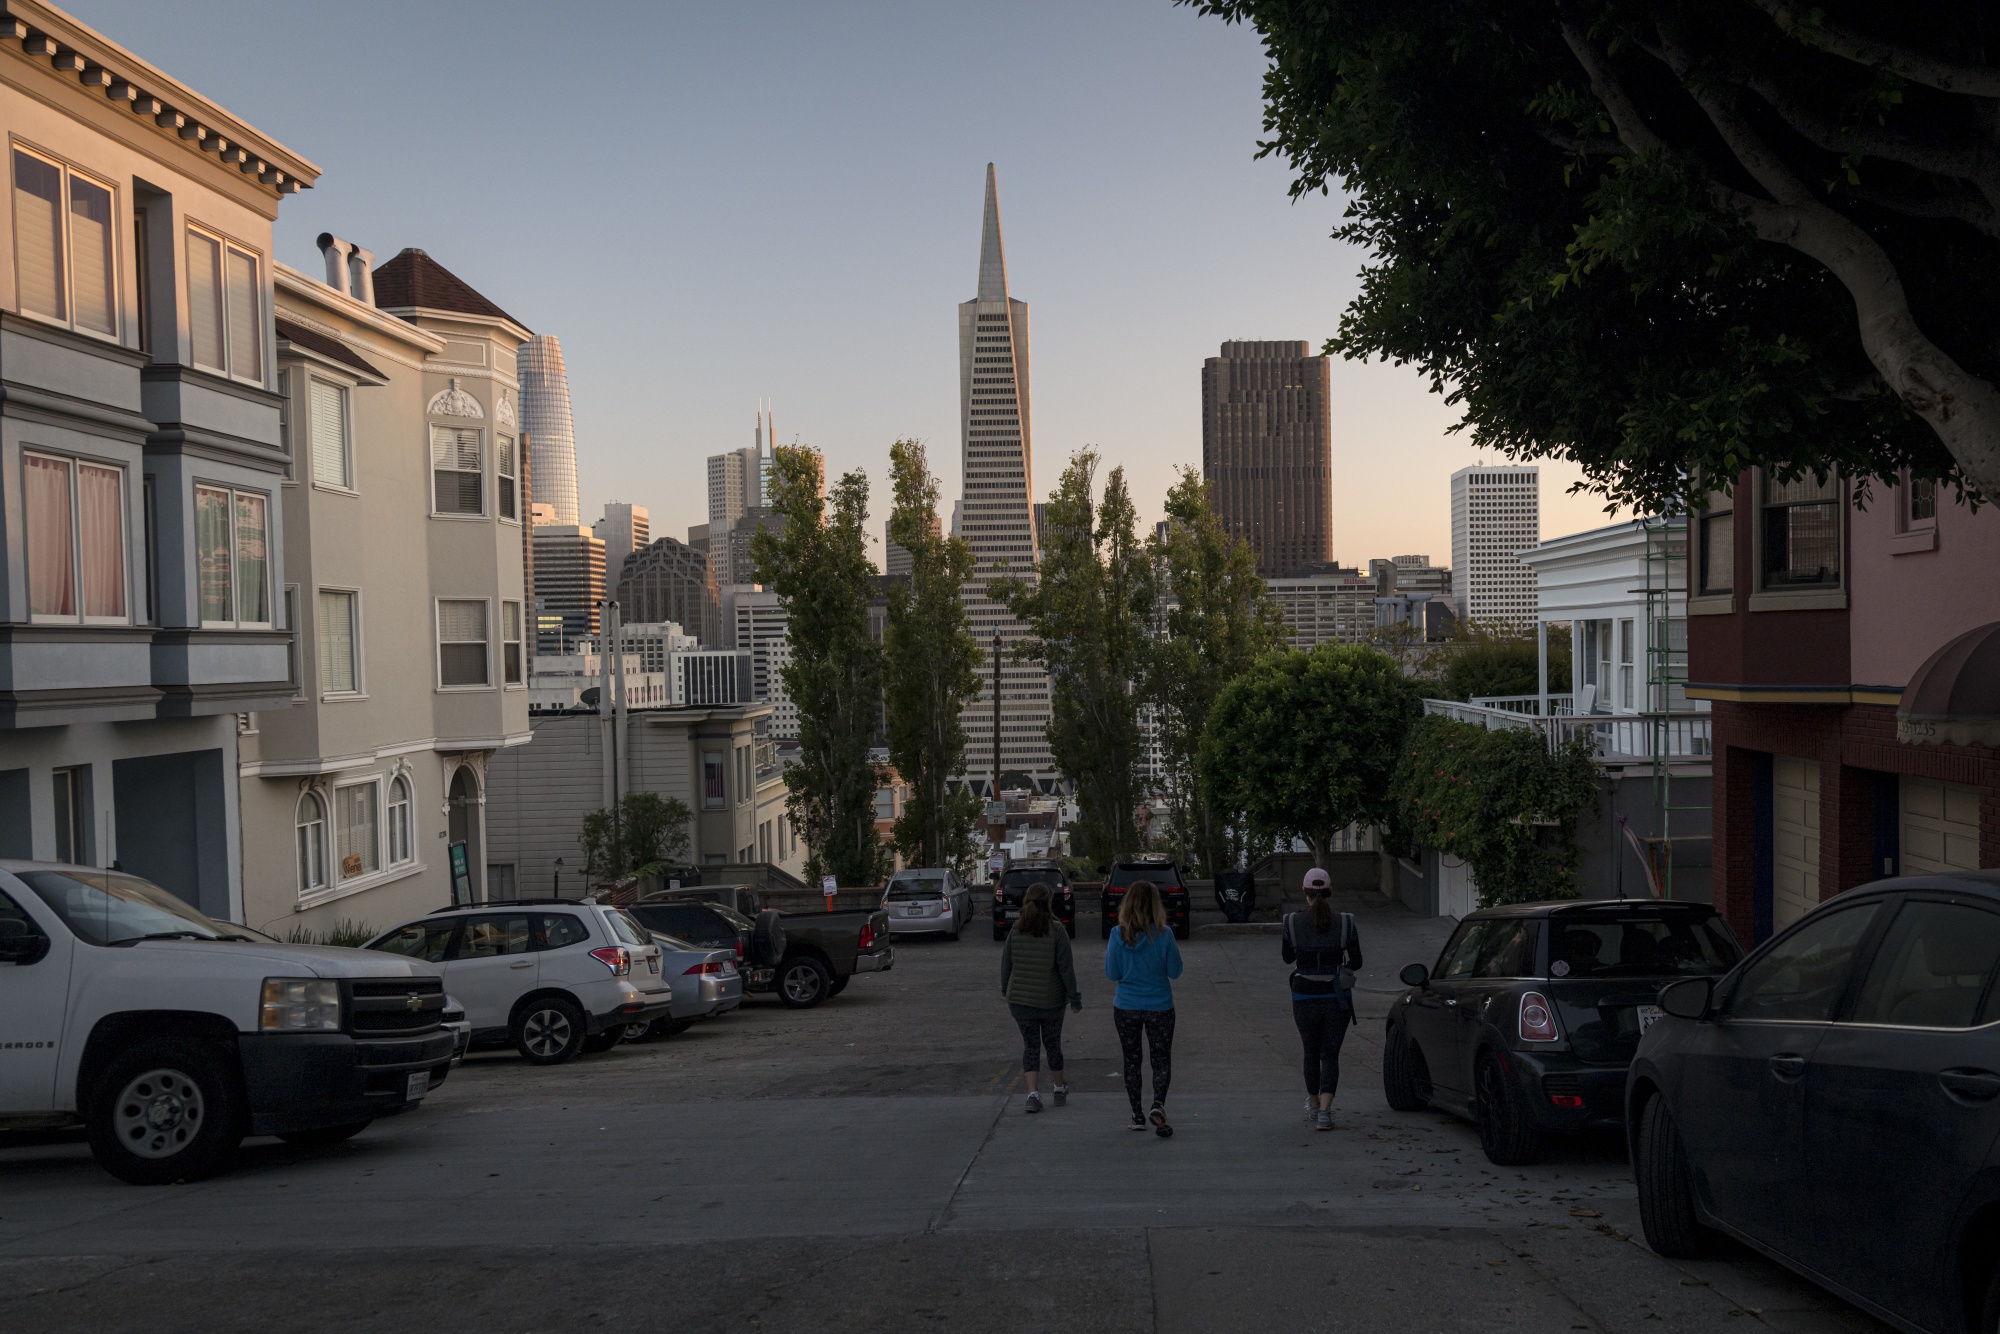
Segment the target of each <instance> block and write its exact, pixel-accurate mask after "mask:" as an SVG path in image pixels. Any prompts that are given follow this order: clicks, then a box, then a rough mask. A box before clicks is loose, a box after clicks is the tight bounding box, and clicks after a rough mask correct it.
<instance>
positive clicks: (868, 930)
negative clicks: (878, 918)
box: [854, 922, 875, 950]
mask: <svg viewBox="0 0 2000 1334" xmlns="http://www.w3.org/2000/svg"><path fill="white" fill-rule="evenodd" d="M854 948H856V949H858V950H872V949H874V948H875V923H873V922H863V923H862V924H861V935H860V936H859V937H858V938H856V940H855V942H854Z"/></svg>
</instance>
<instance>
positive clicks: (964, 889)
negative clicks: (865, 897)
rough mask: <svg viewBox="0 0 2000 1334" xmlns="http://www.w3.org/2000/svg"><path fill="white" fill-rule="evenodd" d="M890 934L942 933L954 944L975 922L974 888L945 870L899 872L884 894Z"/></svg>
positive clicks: (926, 869)
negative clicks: (973, 911)
mask: <svg viewBox="0 0 2000 1334" xmlns="http://www.w3.org/2000/svg"><path fill="white" fill-rule="evenodd" d="M882 909H883V911H884V912H886V913H888V914H889V934H890V935H892V936H902V935H914V934H916V933H918V932H936V931H942V932H944V933H945V934H946V935H948V936H950V937H951V938H952V939H953V940H957V939H958V934H959V932H961V931H963V930H965V928H966V926H967V924H969V923H970V922H971V921H972V887H971V886H969V885H967V884H965V883H964V882H963V881H961V880H960V879H959V878H958V876H957V875H956V874H954V873H953V872H951V871H949V870H946V869H944V868H941V867H940V868H935V869H933V868H928V867H924V868H917V869H912V870H908V871H898V872H896V874H895V875H893V876H891V877H890V879H889V888H888V889H887V890H885V891H883V894H882Z"/></svg>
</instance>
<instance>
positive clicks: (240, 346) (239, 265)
mask: <svg viewBox="0 0 2000 1334" xmlns="http://www.w3.org/2000/svg"><path fill="white" fill-rule="evenodd" d="M228 292H229V373H230V374H231V375H234V376H237V377H238V378H240V379H244V380H262V379H263V378H264V356H263V343H264V340H263V337H262V336H261V335H262V332H263V331H262V330H261V329H260V328H259V327H258V326H259V325H260V324H261V323H262V321H261V320H259V319H258V318H257V316H258V312H259V311H260V310H261V309H262V308H263V301H262V300H261V299H260V297H261V294H260V292H259V290H258V287H257V260H256V258H255V257H254V256H252V255H246V254H244V253H243V252H242V251H241V250H231V251H230V252H229V287H228Z"/></svg>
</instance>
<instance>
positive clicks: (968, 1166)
mask: <svg viewBox="0 0 2000 1334" xmlns="http://www.w3.org/2000/svg"><path fill="white" fill-rule="evenodd" d="M1006 1111H1007V1095H1006V1094H1004V1093H1003V1094H1001V1095H1000V1097H999V1098H998V1099H997V1100H996V1102H995V1104H994V1107H993V1119H992V1120H991V1121H988V1122H987V1123H986V1133H985V1134H984V1135H981V1136H980V1137H979V1144H978V1147H976V1148H974V1149H973V1151H972V1156H971V1157H970V1158H968V1159H966V1160H965V1167H964V1169H963V1170H962V1171H960V1172H959V1174H958V1180H956V1181H954V1182H952V1183H951V1194H949V1195H947V1196H946V1197H945V1201H944V1205H943V1207H941V1208H940V1209H939V1210H938V1211H937V1212H936V1213H934V1214H932V1215H931V1221H930V1222H928V1223H926V1224H924V1233H925V1235H926V1236H929V1235H932V1234H934V1233H936V1232H937V1231H939V1230H940V1229H941V1228H943V1226H944V1225H945V1224H946V1223H947V1222H949V1221H950V1219H951V1209H952V1205H954V1204H956V1203H957V1202H958V1192H959V1191H961V1190H963V1189H964V1188H965V1179H966V1178H967V1177H968V1176H970V1175H972V1165H973V1164H974V1163H976V1162H978V1161H979V1155H980V1154H982V1153H985V1152H986V1146H987V1145H988V1144H991V1143H992V1142H993V1132H994V1131H996V1130H998V1129H999V1128H1000V1118H1001V1116H1002V1115H1004V1114H1005V1113H1006Z"/></svg>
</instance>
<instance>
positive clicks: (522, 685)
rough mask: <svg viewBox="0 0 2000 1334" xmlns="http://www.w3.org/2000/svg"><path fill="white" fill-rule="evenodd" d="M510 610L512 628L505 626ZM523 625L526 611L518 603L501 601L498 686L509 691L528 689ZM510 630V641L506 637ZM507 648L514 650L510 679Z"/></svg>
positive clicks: (526, 654) (526, 653)
mask: <svg viewBox="0 0 2000 1334" xmlns="http://www.w3.org/2000/svg"><path fill="white" fill-rule="evenodd" d="M510 609H511V610H512V612H513V621H514V623H513V625H512V626H509V625H508V624H507V619H508V617H507V613H508V611H509V610H510ZM525 625H526V609H525V608H523V607H522V605H521V604H520V603H519V602H516V601H512V600H508V599H503V600H502V601H501V603H500V684H501V685H502V686H504V687H506V688H507V689H509V690H526V689H527V688H528V648H527V642H526V640H525V638H524V637H523V636H524V627H525ZM510 630H511V631H512V632H513V638H511V639H509V638H508V637H507V636H508V632H509V631H510ZM509 648H512V649H514V650H515V655H514V657H515V660H514V664H513V668H512V670H513V672H514V675H513V676H512V677H509V676H508V674H507V673H508V670H509V667H508V663H507V650H508V649H509Z"/></svg>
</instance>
